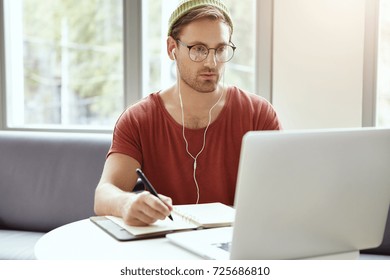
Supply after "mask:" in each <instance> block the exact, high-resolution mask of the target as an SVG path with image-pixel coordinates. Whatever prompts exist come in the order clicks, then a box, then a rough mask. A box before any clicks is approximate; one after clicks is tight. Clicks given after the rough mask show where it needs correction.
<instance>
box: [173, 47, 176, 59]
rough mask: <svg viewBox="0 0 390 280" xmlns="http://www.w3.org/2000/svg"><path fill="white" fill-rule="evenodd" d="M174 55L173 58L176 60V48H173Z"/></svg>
mask: <svg viewBox="0 0 390 280" xmlns="http://www.w3.org/2000/svg"><path fill="white" fill-rule="evenodd" d="M172 56H173V60H176V54H175V49H173V50H172Z"/></svg>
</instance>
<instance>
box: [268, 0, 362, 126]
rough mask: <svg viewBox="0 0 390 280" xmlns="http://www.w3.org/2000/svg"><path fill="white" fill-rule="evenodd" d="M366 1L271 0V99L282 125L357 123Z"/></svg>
mask: <svg viewBox="0 0 390 280" xmlns="http://www.w3.org/2000/svg"><path fill="white" fill-rule="evenodd" d="M364 30H365V0H274V34H273V36H274V37H273V81H272V87H273V89H272V95H273V99H272V100H273V104H274V106H275V108H276V110H277V111H278V113H279V116H280V118H281V121H282V123H283V126H284V128H285V129H306V128H332V127H357V126H361V125H362V99H363V61H364Z"/></svg>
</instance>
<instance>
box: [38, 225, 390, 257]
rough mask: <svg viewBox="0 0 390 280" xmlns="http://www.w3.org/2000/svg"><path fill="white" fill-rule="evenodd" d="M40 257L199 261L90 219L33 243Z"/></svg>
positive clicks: (162, 240) (176, 249)
mask: <svg viewBox="0 0 390 280" xmlns="http://www.w3.org/2000/svg"><path fill="white" fill-rule="evenodd" d="M35 256H36V258H37V259H39V260H200V259H201V258H200V257H199V256H197V255H195V254H193V253H191V252H189V251H187V250H184V249H182V248H180V247H177V246H175V245H174V244H172V243H170V242H169V241H168V240H167V239H166V238H155V239H145V240H138V241H126V242H120V241H117V240H116V239H114V238H113V237H111V236H110V235H108V234H107V233H106V232H104V231H103V230H102V229H100V228H99V227H97V226H96V225H95V224H93V223H92V222H91V221H90V220H89V219H85V220H81V221H77V222H74V223H70V224H67V225H64V226H61V227H59V228H56V229H54V230H52V231H50V232H48V233H47V234H45V235H44V236H43V237H41V238H40V239H39V240H38V242H37V244H36V245H35ZM360 259H363V260H366V259H374V260H375V259H387V260H390V256H377V255H364V254H361V255H360Z"/></svg>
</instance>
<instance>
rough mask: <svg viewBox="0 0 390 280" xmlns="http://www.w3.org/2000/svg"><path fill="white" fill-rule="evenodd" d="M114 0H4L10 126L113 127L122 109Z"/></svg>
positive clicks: (118, 10)
mask: <svg viewBox="0 0 390 280" xmlns="http://www.w3.org/2000/svg"><path fill="white" fill-rule="evenodd" d="M122 14H123V8H122V1H121V0H83V1H78V0H51V1H42V0H12V1H11V0H7V1H4V15H5V17H6V18H5V47H6V68H5V69H6V76H7V89H6V92H7V98H6V104H7V125H8V126H9V127H24V128H29V127H33V128H34V127H40V128H55V127H67V128H70V127H73V128H74V127H87V126H88V128H91V127H94V126H98V127H99V128H102V127H105V126H109V127H112V125H113V123H114V121H115V120H116V119H117V117H118V115H119V113H120V112H121V111H122V110H123V101H122V100H123V38H122V37H123V26H122V25H123V17H122Z"/></svg>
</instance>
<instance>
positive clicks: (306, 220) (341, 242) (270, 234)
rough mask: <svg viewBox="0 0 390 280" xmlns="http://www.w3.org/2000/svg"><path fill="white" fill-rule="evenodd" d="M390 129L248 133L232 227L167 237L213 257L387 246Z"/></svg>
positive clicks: (300, 255)
mask: <svg viewBox="0 0 390 280" xmlns="http://www.w3.org/2000/svg"><path fill="white" fill-rule="evenodd" d="M389 168H390V129H375V128H364V129H343V130H342V129H337V130H317V131H312V130H307V131H282V132H281V131H279V132H264V131H263V132H249V133H247V134H246V135H245V136H244V138H243V142H242V148H241V155H240V164H239V170H238V178H237V188H236V196H235V202H234V206H235V208H236V216H235V222H234V226H233V228H232V227H230V228H217V229H208V230H200V231H199V230H198V231H191V232H182V233H174V234H169V235H167V238H168V239H169V240H170V241H172V242H173V243H175V244H177V245H179V246H181V247H183V248H186V249H188V250H190V251H192V252H195V253H197V254H199V255H200V256H202V257H204V258H208V259H305V258H320V259H321V258H330V259H343V258H356V257H357V256H358V255H359V250H362V249H368V248H374V247H377V246H379V245H380V244H381V242H382V239H383V234H384V229H385V224H386V218H387V214H388V210H389V204H390V172H389V170H390V169H389Z"/></svg>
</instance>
